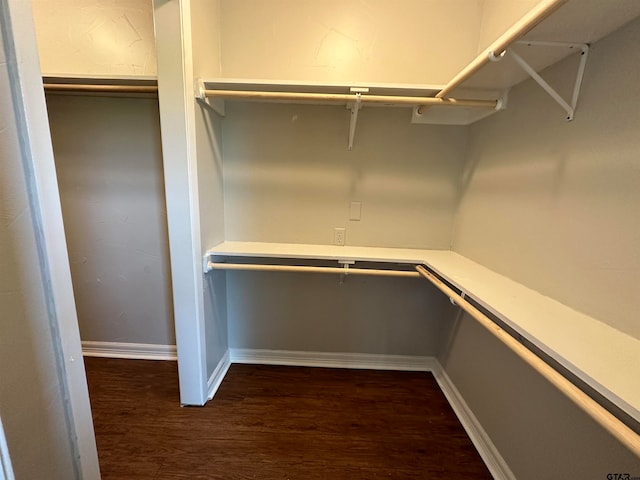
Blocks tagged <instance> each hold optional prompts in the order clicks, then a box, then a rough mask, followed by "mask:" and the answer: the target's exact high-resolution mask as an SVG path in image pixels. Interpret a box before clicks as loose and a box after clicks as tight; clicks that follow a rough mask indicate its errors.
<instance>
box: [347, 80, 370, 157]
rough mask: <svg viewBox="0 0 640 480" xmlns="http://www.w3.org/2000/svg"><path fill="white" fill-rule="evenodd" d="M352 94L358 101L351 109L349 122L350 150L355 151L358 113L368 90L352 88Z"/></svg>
mask: <svg viewBox="0 0 640 480" xmlns="http://www.w3.org/2000/svg"><path fill="white" fill-rule="evenodd" d="M350 91H351V93H355V94H356V101H355V103H353V104H352V105H351V106H350V108H351V120H350V122H349V150H353V139H354V138H355V136H356V124H357V123H358V112H359V111H360V109H361V108H362V94H363V93H368V92H369V89H368V88H351V89H350Z"/></svg>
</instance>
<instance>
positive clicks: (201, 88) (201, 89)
mask: <svg viewBox="0 0 640 480" xmlns="http://www.w3.org/2000/svg"><path fill="white" fill-rule="evenodd" d="M195 90H196V101H197V102H198V103H199V104H200V105H202V106H203V107H205V108H207V109H209V110H211V111H212V112H215V113H217V114H218V115H220V116H221V117H224V116H225V111H224V100H222V99H220V98H214V99H213V100H210V99H209V98H207V95H206V94H205V90H206V87H205V85H204V80H202V79H201V78H197V79H196V85H195Z"/></svg>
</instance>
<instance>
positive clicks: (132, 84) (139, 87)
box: [42, 75, 158, 98]
mask: <svg viewBox="0 0 640 480" xmlns="http://www.w3.org/2000/svg"><path fill="white" fill-rule="evenodd" d="M42 81H43V84H44V89H45V91H46V92H47V93H48V94H58V95H92V96H126V97H131V96H136V97H138V96H139V97H143V98H147V97H149V96H156V95H157V93H158V80H157V78H156V77H151V76H144V77H143V76H138V75H136V76H133V75H114V76H109V77H102V76H101V77H94V76H90V75H71V76H62V75H53V76H52V75H49V76H44V77H42Z"/></svg>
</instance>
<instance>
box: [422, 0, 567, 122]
mask: <svg viewBox="0 0 640 480" xmlns="http://www.w3.org/2000/svg"><path fill="white" fill-rule="evenodd" d="M567 1H568V0H544V1H542V2H540V3H538V4H537V5H536V6H535V7H534V8H533V9H531V10H530V11H529V12H528V13H527V14H526V15H524V16H523V17H522V18H521V19H520V20H518V21H517V22H516V23H514V24H513V25H512V26H511V28H509V30H507V31H506V32H505V33H503V34H502V35H501V36H500V37H499V38H498V39H497V40H496V41H495V42H493V43H492V44H491V45H489V46H488V47H487V48H486V49H484V50H483V51H482V52H481V53H480V54H479V55H478V56H477V57H476V58H474V59H473V60H472V61H471V63H469V65H467V66H466V67H465V68H463V69H462V70H461V71H460V72H459V73H458V74H457V75H456V76H455V77H453V78H452V79H451V81H449V83H447V84H446V85H445V86H444V88H443V89H442V90H440V91H439V92H438V93H437V94H436V96H435V98H443V97H445V96H446V95H448V94H449V93H451V91H453V90H454V89H455V88H456V87H459V86H460V85H461V84H462V83H463V82H465V81H466V80H467V79H469V77H471V76H472V75H473V74H474V73H476V72H477V71H478V70H480V69H481V68H482V67H484V66H485V65H486V64H487V63H489V62H491V61H492V60H493V59H497V58H500V57H501V56H502V55H503V54H504V52H505V50H506V49H507V47H508V46H509V45H511V44H512V43H513V42H515V41H516V40H519V39H520V38H522V37H523V36H524V35H526V34H527V33H529V32H530V31H531V30H532V29H533V28H534V27H535V26H536V25H538V24H539V23H540V22H542V21H543V20H544V19H545V18H547V17H548V16H549V15H551V14H552V13H553V12H555V11H556V10H557V9H558V8H560V7H561V6H562V5H563V4H565V3H566V2H567ZM428 105H429V104H428V103H423V104H421V105H420V106H419V107H418V114H421V113H423V112H424V107H426V106H428Z"/></svg>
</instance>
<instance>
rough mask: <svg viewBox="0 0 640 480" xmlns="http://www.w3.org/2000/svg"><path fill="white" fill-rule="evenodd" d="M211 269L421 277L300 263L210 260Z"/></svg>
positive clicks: (414, 273) (397, 271)
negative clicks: (268, 263)
mask: <svg viewBox="0 0 640 480" xmlns="http://www.w3.org/2000/svg"><path fill="white" fill-rule="evenodd" d="M207 267H208V269H209V271H211V270H251V271H260V272H298V273H301V272H302V273H337V274H341V275H372V276H377V277H411V278H419V277H420V274H419V273H418V272H413V271H403V270H376V269H371V268H348V267H346V266H345V267H306V266H300V265H258V264H249V263H220V262H209V263H208V264H207Z"/></svg>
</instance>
